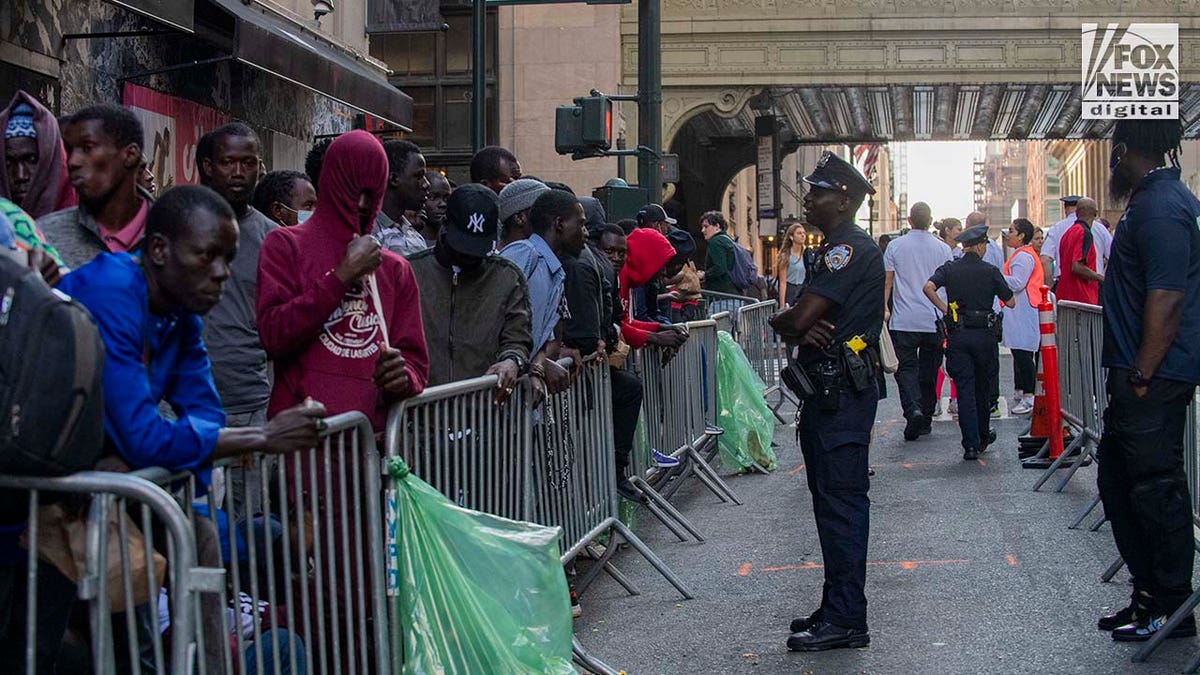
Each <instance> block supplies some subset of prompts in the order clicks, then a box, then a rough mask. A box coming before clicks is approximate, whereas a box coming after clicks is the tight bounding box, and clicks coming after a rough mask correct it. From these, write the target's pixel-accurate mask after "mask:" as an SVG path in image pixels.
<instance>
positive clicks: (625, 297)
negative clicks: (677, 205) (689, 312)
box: [618, 227, 688, 349]
mask: <svg viewBox="0 0 1200 675" xmlns="http://www.w3.org/2000/svg"><path fill="white" fill-rule="evenodd" d="M625 246H626V253H625V265H624V266H623V267H622V268H621V269H620V271H619V273H618V279H619V281H620V298H621V306H622V308H624V310H625V312H624V320H623V321H622V322H621V337H623V338H625V341H626V342H628V343H629V346H630V347H633V348H634V349H641V348H642V347H644V346H646V345H647V344H651V345H658V346H660V347H667V348H678V347H679V346H680V345H682V344H683V343H684V342H685V341H687V337H688V333H687V327H686V326H684V325H683V324H663V323H654V322H652V321H638V320H637V319H635V318H633V316H632V315H631V314H630V311H629V295H630V292H631V291H632V290H633V289H635V288H641V287H642V286H645V285H646V284H648V283H650V282H651V281H653V280H654V279H655V278H656V277H659V276H661V272H662V271H663V267H665V266H666V264H667V262H668V261H670V260H671V258H672V257H674V256H675V249H674V247H672V246H671V242H669V241H667V238H666V237H664V236H663V234H662V233H661V232H659V231H658V230H654V229H650V228H646V227H642V228H638V229H636V230H634V231H633V232H631V233H629V236H628V237H627V238H626V239H625Z"/></svg>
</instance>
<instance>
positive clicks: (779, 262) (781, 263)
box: [775, 223, 808, 308]
mask: <svg viewBox="0 0 1200 675" xmlns="http://www.w3.org/2000/svg"><path fill="white" fill-rule="evenodd" d="M807 237H808V233H807V232H805V231H804V225H803V224H802V223H792V224H791V225H790V226H788V229H787V234H786V235H784V237H783V245H782V246H780V247H779V257H778V259H776V261H775V278H776V279H778V280H779V307H780V308H784V307H791V306H792V305H793V304H795V302H796V299H797V298H799V297H800V293H801V292H802V291H803V290H804V277H805V275H806V272H807V270H805V269H804V242H805V239H806V238H807Z"/></svg>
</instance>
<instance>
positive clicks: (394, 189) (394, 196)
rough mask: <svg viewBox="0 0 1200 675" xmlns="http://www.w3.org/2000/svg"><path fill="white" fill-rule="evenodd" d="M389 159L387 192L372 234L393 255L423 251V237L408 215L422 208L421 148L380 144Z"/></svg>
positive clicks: (426, 183) (401, 143)
mask: <svg viewBox="0 0 1200 675" xmlns="http://www.w3.org/2000/svg"><path fill="white" fill-rule="evenodd" d="M383 149H384V151H385V152H387V157H388V183H387V192H385V193H384V195H383V208H381V209H380V210H379V215H377V216H375V229H374V230H373V231H372V232H371V234H373V235H374V236H375V237H376V238H377V239H379V243H380V244H381V245H382V246H383V247H384V248H386V249H387V250H389V251H391V252H392V253H395V254H396V255H401V256H405V255H408V254H410V253H416V252H417V251H423V250H425V248H426V246H425V237H423V236H421V233H420V232H418V231H417V228H415V227H413V224H412V222H411V221H409V219H408V216H407V214H408V213H417V212H418V211H420V210H421V209H423V208H425V197H426V196H427V195H428V193H429V180H428V179H426V178H425V157H424V156H422V155H421V149H420V148H418V147H417V146H416V144H414V143H412V142H409V141H388V142H386V143H384V144H383Z"/></svg>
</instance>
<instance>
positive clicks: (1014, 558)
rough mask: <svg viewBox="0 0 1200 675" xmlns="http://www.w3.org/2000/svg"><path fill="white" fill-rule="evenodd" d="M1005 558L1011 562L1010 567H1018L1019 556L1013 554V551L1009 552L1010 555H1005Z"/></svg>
mask: <svg viewBox="0 0 1200 675" xmlns="http://www.w3.org/2000/svg"><path fill="white" fill-rule="evenodd" d="M1004 559H1005V560H1007V561H1008V564H1009V566H1010V567H1016V566H1017V564H1018V563H1017V556H1015V555H1013V554H1011V553H1009V554H1008V555H1006V556H1004Z"/></svg>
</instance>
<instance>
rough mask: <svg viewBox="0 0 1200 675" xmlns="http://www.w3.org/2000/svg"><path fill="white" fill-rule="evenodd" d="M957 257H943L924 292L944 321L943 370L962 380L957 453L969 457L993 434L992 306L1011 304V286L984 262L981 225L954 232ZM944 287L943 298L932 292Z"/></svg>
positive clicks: (995, 326) (996, 355)
mask: <svg viewBox="0 0 1200 675" xmlns="http://www.w3.org/2000/svg"><path fill="white" fill-rule="evenodd" d="M956 239H957V240H958V242H959V243H960V244H962V247H963V257H962V258H960V259H958V260H955V261H952V262H949V263H946V264H945V265H942V266H941V267H939V268H938V270H937V271H936V272H934V274H933V276H932V277H930V278H929V281H927V282H925V297H927V298H929V301H930V302H932V303H933V304H934V306H935V307H937V309H938V311H939V312H941V313H942V315H943V318H942V321H943V323H944V324H945V326H946V333H947V336H946V370H947V372H949V374H950V377H953V378H954V380H955V382H957V383H958V384H961V385H962V389H960V390H959V392H958V394H959V396H958V426H959V429H960V430H962V447H963V459H965V460H973V459H977V458H978V457H979V453H981V452H985V451H986V450H987V446H988V445H989V444H991V443H993V442H994V441H995V440H996V437H995V434H994V433H992V432H990V431H989V430H988V422H989V421H990V418H991V406H990V405H989V403H990V402H991V398H992V391H993V390H994V389H995V383H994V382H993V378H994V377H995V375H996V373H998V372H999V365H998V363H999V360H1000V352H999V348H998V347H997V343H998V342H999V341H1000V315H999V314H997V313H996V312H995V311H993V309H992V308H993V303H994V301H995V300H996V298H999V299H1000V300H1001V301H1002V302H1003V303H1004V304H1005V305H1007V306H1008V307H1012V306H1013V304H1014V303H1013V292H1012V290H1011V289H1010V288H1009V287H1008V283H1007V282H1006V281H1005V280H1004V276H1003V275H1002V274H1001V273H1000V270H999V269H997V268H996V267H994V266H993V265H991V264H989V263H986V262H984V260H983V256H984V255H985V254H986V252H987V244H988V236H987V226H986V225H975V226H972V227H970V228H968V229H965V230H963V231H962V233H961V234H959V235H958V237H956ZM942 288H944V289H946V299H945V300H943V299H942V298H941V297H940V296H939V295H938V293H937V292H938V290H939V289H942Z"/></svg>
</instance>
